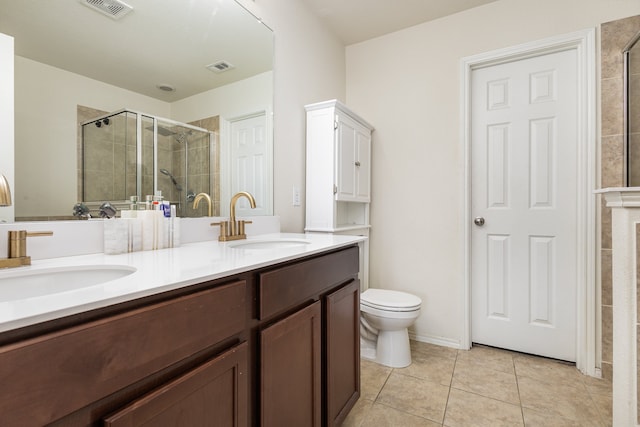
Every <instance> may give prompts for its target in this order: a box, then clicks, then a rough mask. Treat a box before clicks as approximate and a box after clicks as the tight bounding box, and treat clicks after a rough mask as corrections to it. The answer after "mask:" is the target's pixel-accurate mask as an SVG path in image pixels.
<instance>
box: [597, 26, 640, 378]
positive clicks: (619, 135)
mask: <svg viewBox="0 0 640 427" xmlns="http://www.w3.org/2000/svg"><path fill="white" fill-rule="evenodd" d="M638 31H640V16H633V17H630V18H625V19H620V20H617V21H612V22H608V23H605V24H602V27H601V61H602V63H601V76H602V80H601V82H600V83H601V94H602V104H601V112H602V113H601V114H602V122H601V127H602V146H601V155H600V158H601V187H602V188H606V187H621V186H623V185H624V184H625V180H624V105H623V102H624V99H623V57H622V49H623V48H624V47H625V46H626V45H627V43H629V41H630V40H631V39H632V38H633V37H634V36H635V35H636V34H637V33H638ZM601 225H602V249H601V251H602V252H601V255H602V269H601V270H602V298H601V310H602V373H603V376H604V377H605V378H608V379H611V377H612V372H613V366H612V359H613V339H612V334H613V324H612V323H613V320H612V316H613V309H614V307H613V305H612V304H613V302H612V295H611V293H612V292H611V291H612V279H611V275H612V268H611V209H609V208H607V207H606V206H605V205H604V198H602V211H601ZM638 343H639V344H640V336H639V337H638ZM639 383H640V381H639Z"/></svg>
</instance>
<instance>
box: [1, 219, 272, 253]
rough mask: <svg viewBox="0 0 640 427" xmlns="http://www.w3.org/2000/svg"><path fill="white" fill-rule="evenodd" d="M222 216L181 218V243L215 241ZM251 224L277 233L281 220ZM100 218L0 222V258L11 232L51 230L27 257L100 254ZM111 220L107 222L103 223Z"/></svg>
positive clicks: (30, 241)
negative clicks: (217, 223)
mask: <svg viewBox="0 0 640 427" xmlns="http://www.w3.org/2000/svg"><path fill="white" fill-rule="evenodd" d="M226 219H227V218H223V217H203V218H181V219H180V244H186V243H195V242H203V241H207V240H217V239H218V233H219V227H216V226H211V225H210V224H211V223H212V222H219V221H220V220H226ZM242 219H248V220H251V221H253V223H252V224H248V225H247V235H248V236H253V235H260V234H267V233H279V232H280V217H278V216H254V217H243V218H242ZM103 221H105V220H102V219H90V220H86V221H81V220H77V221H34V222H17V223H0V258H6V257H7V252H8V244H7V241H8V234H9V231H13V230H27V231H28V232H34V231H53V236H40V237H28V238H27V255H29V256H31V259H32V260H38V259H48V258H59V257H66V256H74V255H87V254H95V253H101V252H103V249H104V229H103ZM106 221H110V220H106Z"/></svg>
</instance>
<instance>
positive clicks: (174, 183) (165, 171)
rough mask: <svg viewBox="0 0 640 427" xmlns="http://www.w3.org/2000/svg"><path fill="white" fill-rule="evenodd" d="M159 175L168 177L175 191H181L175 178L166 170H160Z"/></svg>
mask: <svg viewBox="0 0 640 427" xmlns="http://www.w3.org/2000/svg"><path fill="white" fill-rule="evenodd" d="M160 173H161V174H163V175H166V176H168V177H169V179H171V182H173V185H175V186H176V190H178V191H182V186H181V185H180V184H178V181H176V179H175V177H174V176H173V175H171V172H169V171H168V170H166V169H160Z"/></svg>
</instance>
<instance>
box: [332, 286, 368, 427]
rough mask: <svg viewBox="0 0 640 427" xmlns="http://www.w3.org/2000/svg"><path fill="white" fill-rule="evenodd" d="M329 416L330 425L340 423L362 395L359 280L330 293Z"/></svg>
mask: <svg viewBox="0 0 640 427" xmlns="http://www.w3.org/2000/svg"><path fill="white" fill-rule="evenodd" d="M324 312H325V315H324V316H325V319H326V328H325V331H326V335H325V346H326V350H325V352H326V378H325V381H326V398H327V401H326V416H327V425H328V426H338V425H340V424H342V421H344V419H345V418H346V416H347V415H348V414H349V411H350V410H351V408H353V405H355V403H356V401H357V400H358V398H359V397H360V282H359V281H358V280H354V281H352V282H351V283H349V284H348V285H347V286H345V287H343V288H341V289H338V290H337V291H335V292H333V293H331V294H329V295H327V297H326V300H325V306H324Z"/></svg>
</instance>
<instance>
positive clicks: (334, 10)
mask: <svg viewBox="0 0 640 427" xmlns="http://www.w3.org/2000/svg"><path fill="white" fill-rule="evenodd" d="M302 1H303V2H305V3H306V4H307V5H308V6H309V8H310V9H311V10H312V11H313V12H314V13H315V14H316V15H317V16H319V17H320V18H321V19H322V20H324V21H325V22H326V24H327V25H328V27H329V28H331V30H332V31H333V32H334V33H335V34H336V35H337V36H338V37H339V38H340V39H341V40H342V42H343V43H344V44H345V45H350V44H354V43H358V42H361V41H364V40H368V39H371V38H374V37H378V36H382V35H384V34H388V33H392V32H394V31H398V30H401V29H403V28H408V27H411V26H414V25H417V24H421V23H423V22H426V21H432V20H434V19H438V18H442V17H444V16H447V15H452V14H454V13H458V12H462V11H464V10H467V9H471V8H474V7H477V6H481V5H483V4H487V3H492V2H494V1H496V0H302Z"/></svg>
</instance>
